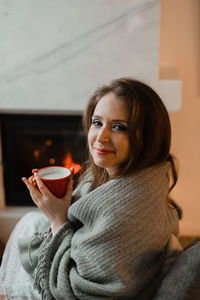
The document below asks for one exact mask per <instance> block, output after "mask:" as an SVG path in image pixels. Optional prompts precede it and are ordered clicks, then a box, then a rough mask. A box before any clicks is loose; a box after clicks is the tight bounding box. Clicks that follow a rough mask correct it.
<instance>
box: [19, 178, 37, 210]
mask: <svg viewBox="0 0 200 300" xmlns="http://www.w3.org/2000/svg"><path fill="white" fill-rule="evenodd" d="M22 180H23V182H24V183H25V185H26V186H27V188H28V190H29V192H30V195H31V198H32V199H33V201H34V202H35V204H36V205H38V203H39V202H40V198H41V193H40V191H39V190H38V189H37V188H36V187H35V186H34V185H32V184H31V183H30V182H29V180H28V179H27V178H26V177H22Z"/></svg>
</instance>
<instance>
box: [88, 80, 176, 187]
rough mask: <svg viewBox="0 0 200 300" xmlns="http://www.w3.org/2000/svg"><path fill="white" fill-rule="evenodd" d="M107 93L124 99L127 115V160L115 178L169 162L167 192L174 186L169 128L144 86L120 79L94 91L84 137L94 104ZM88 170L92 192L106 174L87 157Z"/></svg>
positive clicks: (155, 97) (160, 107) (162, 108)
mask: <svg viewBox="0 0 200 300" xmlns="http://www.w3.org/2000/svg"><path fill="white" fill-rule="evenodd" d="M110 92H112V93H114V94H115V95H116V96H117V97H119V98H121V99H124V100H125V101H126V104H127V106H128V108H129V111H130V120H129V124H130V126H129V132H128V134H129V139H130V150H131V151H130V159H129V161H128V162H126V163H125V164H123V165H122V166H121V168H120V170H119V174H120V175H122V176H123V175H126V174H128V173H130V172H133V171H135V170H139V169H143V168H147V167H150V166H152V165H155V164H157V163H159V162H163V161H169V162H170V163H171V170H172V177H173V183H172V186H171V188H170V190H171V189H172V188H173V187H174V185H175V184H176V181H177V172H176V167H175V163H174V159H173V156H172V155H171V154H170V145H171V125H170V120H169V115H168V112H167V110H166V108H165V106H164V104H163V102H162V100H161V98H160V97H159V95H158V94H157V93H156V92H155V91H154V90H153V89H152V88H151V87H149V86H148V85H147V84H145V83H143V82H140V81H138V80H135V79H133V78H120V79H116V80H113V81H112V82H111V83H110V84H109V85H104V86H102V87H100V88H98V89H97V90H96V91H95V92H94V93H93V95H92V96H91V97H90V99H89V102H88V105H87V108H86V110H85V113H84V116H83V125H84V128H85V132H86V135H88V132H89V129H90V126H91V121H92V115H93V113H94V110H95V107H96V105H97V103H98V102H99V100H100V99H101V98H102V97H103V96H104V95H106V94H107V93H110ZM89 169H92V172H93V183H92V187H93V188H95V187H97V186H99V185H101V184H102V183H104V182H106V180H107V179H108V174H107V172H106V170H104V169H103V168H99V167H97V166H96V165H95V164H94V161H93V159H92V157H91V156H90V154H89V162H88V165H87V170H89ZM87 170H86V172H87ZM116 175H117V174H116Z"/></svg>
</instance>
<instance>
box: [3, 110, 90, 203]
mask: <svg viewBox="0 0 200 300" xmlns="http://www.w3.org/2000/svg"><path fill="white" fill-rule="evenodd" d="M0 126H1V127H0V128H1V136H2V163H3V184H4V190H5V202H6V206H32V205H34V203H33V201H32V200H31V198H30V195H29V192H28V190H27V188H26V186H25V185H24V183H23V182H22V180H21V177H23V176H25V177H29V176H31V175H32V172H31V170H32V169H33V168H42V167H45V166H50V165H57V166H58V165H60V166H66V167H71V166H74V169H75V173H76V174H78V172H79V170H80V169H81V166H82V164H83V163H84V161H85V160H86V159H87V156H86V151H85V148H86V140H85V136H84V133H83V129H82V116H81V114H67V115H66V114H65V115H64V114H63V115H61V114H42V113H39V114H35V113H34V114H27V113H25V114H22V113H20V114H16V113H4V114H0ZM76 176H77V175H75V178H76Z"/></svg>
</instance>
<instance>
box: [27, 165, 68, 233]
mask: <svg viewBox="0 0 200 300" xmlns="http://www.w3.org/2000/svg"><path fill="white" fill-rule="evenodd" d="M33 173H34V177H35V178H33V177H32V178H31V179H29V180H28V179H27V178H25V177H23V178H22V180H23V182H24V183H25V184H26V186H27V188H28V189H29V192H30V195H31V198H32V199H33V201H34V203H35V204H36V205H37V206H38V208H39V209H40V210H41V211H42V212H43V213H44V214H45V215H46V217H47V218H48V220H49V221H50V223H51V230H52V233H53V235H54V234H55V233H56V232H57V231H58V229H59V228H60V227H61V226H62V225H63V224H64V223H65V222H66V220H67V212H68V209H69V207H70V204H71V199H72V191H73V179H72V178H70V180H69V182H68V184H67V191H66V194H65V196H64V197H63V198H57V197H55V196H54V195H53V194H52V193H51V192H50V191H49V190H48V188H47V187H46V186H45V185H44V183H43V182H42V180H41V179H40V177H39V175H38V173H37V169H34V170H33ZM34 180H35V182H36V183H35V182H34Z"/></svg>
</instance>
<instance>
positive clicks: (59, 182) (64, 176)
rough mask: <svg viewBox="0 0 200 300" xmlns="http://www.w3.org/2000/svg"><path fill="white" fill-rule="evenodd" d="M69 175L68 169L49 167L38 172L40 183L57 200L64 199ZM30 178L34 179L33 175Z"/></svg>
mask: <svg viewBox="0 0 200 300" xmlns="http://www.w3.org/2000/svg"><path fill="white" fill-rule="evenodd" d="M71 174H72V172H71V171H70V170H69V169H68V168H65V167H61V166H50V167H45V168H42V169H39V170H38V175H39V177H40V179H41V180H42V182H43V183H44V184H45V186H46V187H47V188H48V189H49V190H50V192H51V193H52V194H54V195H55V196H56V197H58V198H62V197H64V195H65V193H66V189H67V183H68V182H69V179H70V176H71ZM31 178H34V175H33V176H31Z"/></svg>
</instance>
